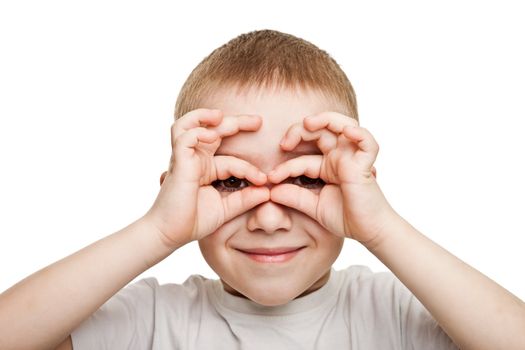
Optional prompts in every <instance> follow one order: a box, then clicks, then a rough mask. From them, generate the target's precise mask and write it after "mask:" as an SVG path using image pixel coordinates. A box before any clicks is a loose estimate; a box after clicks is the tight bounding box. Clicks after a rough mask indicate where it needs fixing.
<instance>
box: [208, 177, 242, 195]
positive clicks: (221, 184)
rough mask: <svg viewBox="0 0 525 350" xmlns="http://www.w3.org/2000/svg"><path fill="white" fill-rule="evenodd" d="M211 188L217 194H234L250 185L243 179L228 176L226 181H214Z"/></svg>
mask: <svg viewBox="0 0 525 350" xmlns="http://www.w3.org/2000/svg"><path fill="white" fill-rule="evenodd" d="M211 185H212V186H213V187H215V189H216V190H217V191H219V192H234V191H239V190H242V189H243V188H245V187H247V186H249V185H250V183H249V182H248V181H246V180H244V179H239V178H236V177H235V176H230V177H229V178H227V179H226V180H215V181H213V182H212V183H211Z"/></svg>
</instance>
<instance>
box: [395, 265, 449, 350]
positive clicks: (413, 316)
mask: <svg viewBox="0 0 525 350" xmlns="http://www.w3.org/2000/svg"><path fill="white" fill-rule="evenodd" d="M391 276H392V279H393V281H392V287H393V288H394V289H396V291H395V292H394V293H392V295H395V296H397V301H394V304H397V307H395V308H394V310H395V309H396V308H397V312H396V313H397V315H396V318H397V320H398V322H399V324H400V330H401V339H402V344H403V349H414V350H416V349H427V350H457V349H459V348H458V347H457V345H455V344H454V342H453V341H452V339H450V337H449V336H448V335H447V334H446V333H445V331H444V330H443V328H441V326H440V325H439V324H438V323H437V321H436V320H435V319H434V317H433V316H432V315H431V314H430V312H429V311H428V310H427V309H426V308H425V307H424V306H423V304H421V302H420V301H419V300H418V299H417V298H416V297H415V296H414V294H412V292H411V291H410V290H409V289H408V288H407V287H406V286H405V285H404V284H403V283H401V281H400V280H399V279H397V278H396V277H395V276H394V275H391Z"/></svg>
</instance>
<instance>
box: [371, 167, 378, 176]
mask: <svg viewBox="0 0 525 350" xmlns="http://www.w3.org/2000/svg"><path fill="white" fill-rule="evenodd" d="M372 175H374V177H375V178H377V170H376V167H375V166H372Z"/></svg>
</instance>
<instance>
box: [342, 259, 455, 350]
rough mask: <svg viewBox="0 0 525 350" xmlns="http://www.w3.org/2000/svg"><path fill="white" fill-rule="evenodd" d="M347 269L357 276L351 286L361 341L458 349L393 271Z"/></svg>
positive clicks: (407, 349) (409, 349)
mask: <svg viewBox="0 0 525 350" xmlns="http://www.w3.org/2000/svg"><path fill="white" fill-rule="evenodd" d="M348 271H350V272H351V276H352V277H353V279H354V280H353V283H351V284H350V289H349V291H350V298H351V302H350V314H351V317H350V320H353V322H351V324H352V325H353V326H352V328H351V329H352V331H353V332H352V335H353V337H354V338H359V341H360V342H361V343H362V344H374V346H375V347H370V348H385V349H386V348H388V349H403V350H420V349H425V350H457V349H458V347H457V346H456V345H455V344H454V342H453V341H452V339H450V337H449V336H448V335H447V334H446V333H445V332H444V330H443V329H442V328H441V327H440V326H439V324H438V323H437V321H436V320H435V319H434V318H433V317H432V315H431V314H430V312H428V310H427V309H426V308H425V307H424V306H423V304H421V302H420V301H419V300H418V299H417V298H416V297H415V296H414V295H413V294H412V292H411V291H410V290H409V289H408V288H407V287H406V286H405V285H404V284H403V283H401V281H400V280H399V279H398V278H397V277H396V276H395V275H394V274H392V273H390V272H377V273H373V272H372V271H370V270H369V269H368V268H366V269H365V268H359V269H358V268H357V267H353V270H352V269H351V270H348ZM352 305H354V306H353V307H352Z"/></svg>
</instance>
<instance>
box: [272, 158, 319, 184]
mask: <svg viewBox="0 0 525 350" xmlns="http://www.w3.org/2000/svg"><path fill="white" fill-rule="evenodd" d="M322 162H323V156H321V155H306V156H300V157H297V158H292V159H290V160H287V161H285V162H284V163H281V164H279V165H278V166H277V167H276V168H275V169H273V170H272V171H271V172H270V173H269V174H268V180H269V181H270V182H272V183H275V184H277V183H280V182H282V181H283V180H285V179H287V178H289V177H297V176H301V175H306V176H308V177H311V178H318V177H319V176H320V174H321V165H322Z"/></svg>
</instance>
